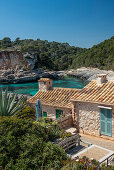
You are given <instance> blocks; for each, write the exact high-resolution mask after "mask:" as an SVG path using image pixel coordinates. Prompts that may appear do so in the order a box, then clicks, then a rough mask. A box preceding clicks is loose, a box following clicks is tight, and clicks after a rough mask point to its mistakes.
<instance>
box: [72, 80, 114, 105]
mask: <svg viewBox="0 0 114 170" xmlns="http://www.w3.org/2000/svg"><path fill="white" fill-rule="evenodd" d="M71 100H72V101H85V102H93V103H102V104H110V105H114V82H111V81H108V82H107V83H103V84H101V85H98V84H97V81H96V80H92V81H91V82H90V83H89V84H88V85H86V86H85V87H84V88H83V89H82V90H80V91H78V93H77V94H76V95H74V96H73V97H72V98H71Z"/></svg>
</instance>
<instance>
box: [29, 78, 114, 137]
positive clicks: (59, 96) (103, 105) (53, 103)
mask: <svg viewBox="0 0 114 170" xmlns="http://www.w3.org/2000/svg"><path fill="white" fill-rule="evenodd" d="M37 99H40V100H41V102H42V114H43V116H45V117H50V118H52V119H56V118H58V117H59V116H60V115H61V114H65V115H67V114H69V113H72V118H73V123H74V127H76V129H77V131H78V132H80V133H84V134H89V135H95V136H102V137H106V138H107V137H108V138H111V139H113V140H114V83H113V82H111V81H109V82H107V81H106V75H99V76H98V79H97V80H93V81H91V82H90V83H89V84H88V85H86V86H85V87H84V88H83V89H71V88H53V87H52V80H51V79H46V78H42V79H40V80H39V91H38V92H37V93H36V95H35V96H33V97H32V98H31V99H29V101H28V102H29V103H30V104H32V105H34V107H35V106H36V101H37Z"/></svg>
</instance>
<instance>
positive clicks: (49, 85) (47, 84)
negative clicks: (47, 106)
mask: <svg viewBox="0 0 114 170" xmlns="http://www.w3.org/2000/svg"><path fill="white" fill-rule="evenodd" d="M50 89H52V80H50V81H47V82H43V81H39V90H41V91H47V90H50Z"/></svg>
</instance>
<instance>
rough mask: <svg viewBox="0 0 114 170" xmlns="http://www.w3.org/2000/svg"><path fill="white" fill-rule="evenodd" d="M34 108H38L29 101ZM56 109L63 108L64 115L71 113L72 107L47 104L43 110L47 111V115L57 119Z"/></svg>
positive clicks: (43, 106)
mask: <svg viewBox="0 0 114 170" xmlns="http://www.w3.org/2000/svg"><path fill="white" fill-rule="evenodd" d="M28 104H29V105H30V106H31V107H32V108H34V109H36V105H35V104H31V103H28ZM56 110H63V114H64V115H67V114H68V115H69V113H71V109H69V108H62V107H56V106H46V105H42V112H47V117H49V118H51V119H53V120H55V119H56Z"/></svg>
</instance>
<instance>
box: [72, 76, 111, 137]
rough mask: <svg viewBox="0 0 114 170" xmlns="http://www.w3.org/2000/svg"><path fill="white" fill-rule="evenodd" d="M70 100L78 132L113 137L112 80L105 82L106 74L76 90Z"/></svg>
mask: <svg viewBox="0 0 114 170" xmlns="http://www.w3.org/2000/svg"><path fill="white" fill-rule="evenodd" d="M71 102H72V114H73V118H74V120H75V125H76V127H77V129H78V131H79V132H80V133H84V134H90V135H95V136H102V137H109V138H110V137H111V138H113V139H114V82H111V81H108V82H106V75H104V74H102V75H99V77H98V79H97V80H93V81H91V82H90V83H89V84H88V85H87V86H85V87H84V88H83V89H82V90H81V91H78V93H77V94H76V95H75V96H74V97H73V98H72V99H71Z"/></svg>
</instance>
